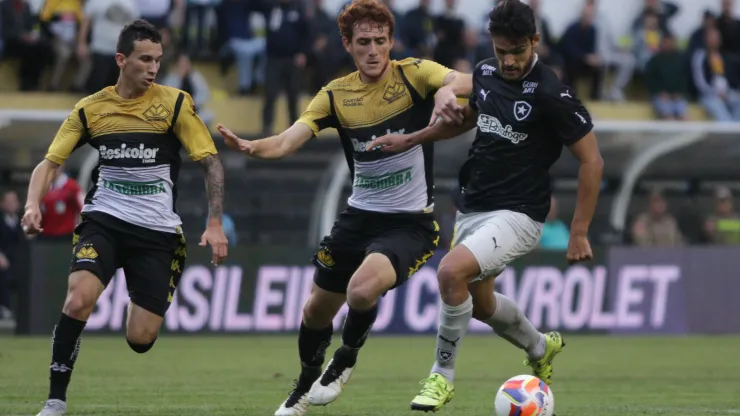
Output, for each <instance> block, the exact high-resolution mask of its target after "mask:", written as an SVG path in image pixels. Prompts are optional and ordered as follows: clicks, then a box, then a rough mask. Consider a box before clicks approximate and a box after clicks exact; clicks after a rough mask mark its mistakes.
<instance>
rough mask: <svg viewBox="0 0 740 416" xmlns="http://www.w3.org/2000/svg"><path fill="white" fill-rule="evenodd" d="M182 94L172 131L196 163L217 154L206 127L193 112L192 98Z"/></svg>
mask: <svg viewBox="0 0 740 416" xmlns="http://www.w3.org/2000/svg"><path fill="white" fill-rule="evenodd" d="M182 94H184V98H183V102H182V105H181V106H180V111H179V113H177V119H176V120H175V121H174V122H175V125H174V126H173V127H172V131H173V132H174V133H175V135H176V136H177V138H178V140H180V143H182V145H183V147H184V148H185V150H186V151H187V152H188V155H189V156H190V159H191V160H192V161H195V162H197V161H199V160H201V159H203V158H205V157H206V156H211V155H215V154H218V151H217V150H216V145H215V144H214V143H213V137H211V133H210V132H209V131H208V127H206V125H205V124H204V123H203V120H201V119H200V117H199V116H198V113H197V112H196V111H195V103H193V97H191V96H190V94H188V93H186V92H183V93H182Z"/></svg>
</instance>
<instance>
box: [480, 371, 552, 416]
mask: <svg viewBox="0 0 740 416" xmlns="http://www.w3.org/2000/svg"><path fill="white" fill-rule="evenodd" d="M493 407H494V409H495V411H496V416H553V413H554V412H555V397H554V396H553V395H552V390H551V389H550V387H549V386H548V385H547V384H545V382H544V381H542V380H540V379H539V378H537V377H534V376H529V375H520V376H515V377H512V378H510V379H508V380H506V382H505V383H504V384H503V385H502V386H501V388H499V389H498V392H497V393H496V400H495V402H494V405H493Z"/></svg>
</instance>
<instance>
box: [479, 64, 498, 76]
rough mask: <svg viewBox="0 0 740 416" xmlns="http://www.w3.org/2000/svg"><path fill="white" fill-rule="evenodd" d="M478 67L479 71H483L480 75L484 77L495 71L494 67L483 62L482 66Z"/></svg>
mask: <svg viewBox="0 0 740 416" xmlns="http://www.w3.org/2000/svg"><path fill="white" fill-rule="evenodd" d="M480 69H481V71H483V72H482V75H483V76H484V77H490V76H491V75H493V73H494V72H496V67H495V66H491V65H488V64H484V65H483V66H481V67H480Z"/></svg>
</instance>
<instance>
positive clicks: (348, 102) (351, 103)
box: [342, 97, 365, 107]
mask: <svg viewBox="0 0 740 416" xmlns="http://www.w3.org/2000/svg"><path fill="white" fill-rule="evenodd" d="M364 98H365V97H359V98H345V99H344V100H342V106H343V107H361V106H362V100H363V99H364Z"/></svg>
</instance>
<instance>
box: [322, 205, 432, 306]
mask: <svg viewBox="0 0 740 416" xmlns="http://www.w3.org/2000/svg"><path fill="white" fill-rule="evenodd" d="M438 244H439V225H438V224H437V222H436V221H435V220H434V214H384V213H377V212H369V211H363V210H359V209H356V208H351V207H350V208H348V209H347V210H345V211H344V212H342V213H341V214H339V218H338V219H337V221H336V222H335V223H334V227H332V230H331V234H330V235H328V236H326V237H324V240H323V241H322V242H321V245H320V246H319V251H318V252H317V253H316V254H315V255H314V256H313V264H314V265H315V266H316V268H317V273H316V276H315V278H314V281H315V283H316V285H317V286H318V287H320V288H322V289H324V290H326V291H329V292H334V293H347V286H348V285H349V279H350V278H351V277H352V275H353V274H354V273H355V271H356V270H357V268H358V267H360V264H362V262H363V260H364V259H365V257H366V256H367V255H368V254H371V253H380V254H383V255H385V256H386V257H388V259H389V260H390V261H391V263H392V264H393V268H394V269H395V270H396V284H395V285H394V286H393V288H396V287H398V286H400V285H402V284H403V283H405V282H406V280H408V278H409V277H411V276H412V275H413V274H414V273H416V272H417V271H418V270H419V269H420V268H421V266H423V265H424V263H426V262H427V260H429V258H431V257H432V255H434V250H435V249H436V248H437V245H438Z"/></svg>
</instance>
